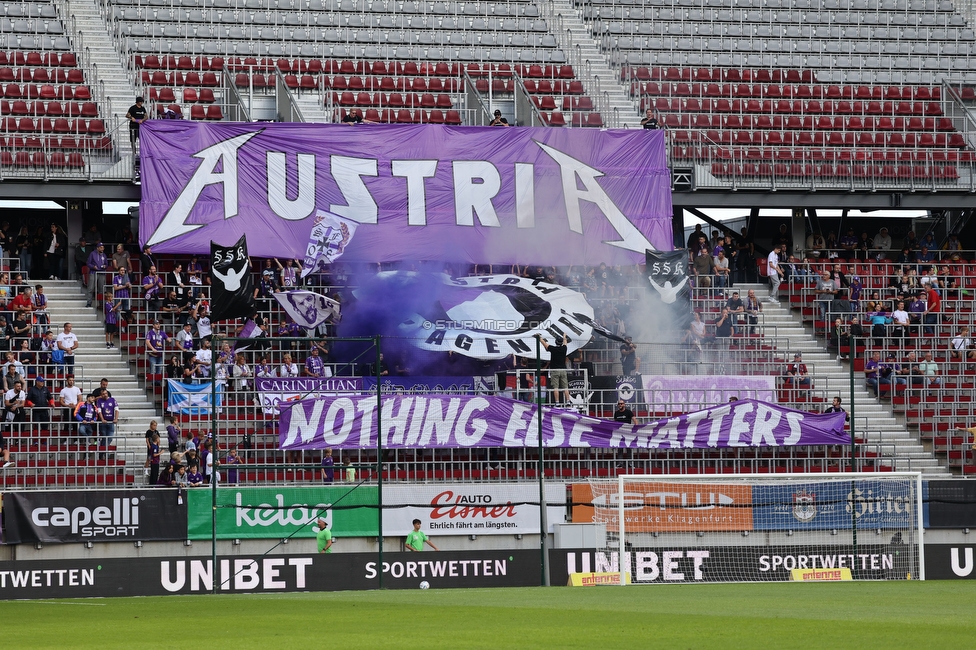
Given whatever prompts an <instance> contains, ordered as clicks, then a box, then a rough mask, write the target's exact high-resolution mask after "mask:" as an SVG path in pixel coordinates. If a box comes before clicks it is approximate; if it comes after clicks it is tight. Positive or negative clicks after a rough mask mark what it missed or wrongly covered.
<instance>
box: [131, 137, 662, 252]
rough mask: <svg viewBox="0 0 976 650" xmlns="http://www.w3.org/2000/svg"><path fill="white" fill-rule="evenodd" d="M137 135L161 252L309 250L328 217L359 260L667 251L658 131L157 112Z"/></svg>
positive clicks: (150, 231)
mask: <svg viewBox="0 0 976 650" xmlns="http://www.w3.org/2000/svg"><path fill="white" fill-rule="evenodd" d="M140 138H141V142H142V144H141V147H142V202H141V204H140V211H139V214H140V217H139V233H140V243H142V244H151V245H152V246H153V250H154V252H160V253H181V254H193V253H197V254H202V253H205V252H207V248H206V244H207V242H209V241H210V240H211V239H214V240H217V241H236V239H237V238H238V237H240V236H241V235H242V234H244V232H247V234H248V235H249V236H250V237H249V239H250V240H251V242H252V247H251V253H252V254H254V255H256V256H259V257H287V258H297V259H304V258H305V257H306V255H307V253H308V249H309V242H321V239H322V238H321V237H320V236H317V235H316V234H314V233H313V228H314V226H315V222H316V214H317V213H318V214H325V213H328V214H329V215H333V216H334V217H341V218H343V219H347V220H350V222H355V223H357V224H358V225H357V227H356V233H355V236H354V237H349V238H341V239H340V242H341V244H342V254H343V256H344V257H343V259H346V260H352V261H368V262H377V261H392V260H404V259H407V260H438V261H451V262H469V263H498V264H508V263H513V264H514V263H519V264H524V263H526V262H527V261H528V260H531V262H532V263H537V264H559V265H564V264H590V265H596V264H599V263H600V262H606V263H608V264H630V263H639V262H641V261H643V259H644V252H645V249H648V248H651V249H661V250H670V249H671V248H672V244H671V241H672V234H671V189H670V175H669V173H668V169H667V162H666V159H665V151H664V134H663V132H661V131H644V130H610V131H601V130H596V129H544V128H513V129H493V128H480V127H449V126H440V125H371V126H364V127H362V128H354V129H351V128H349V127H348V126H344V125H332V124H298V123H275V124H245V123H226V122H225V123H197V122H189V121H187V122H184V121H168V120H150V121H149V122H146V124H144V125H143V129H141V130H140ZM316 246H318V244H316ZM317 250H318V249H316V251H317ZM313 252H315V251H313ZM314 256H315V257H316V259H318V258H319V255H318V252H315V255H314Z"/></svg>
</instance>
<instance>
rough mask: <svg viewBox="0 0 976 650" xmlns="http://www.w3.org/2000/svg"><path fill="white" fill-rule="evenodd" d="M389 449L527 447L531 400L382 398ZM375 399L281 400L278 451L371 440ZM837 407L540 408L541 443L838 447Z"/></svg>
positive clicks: (841, 439) (531, 432) (534, 439)
mask: <svg viewBox="0 0 976 650" xmlns="http://www.w3.org/2000/svg"><path fill="white" fill-rule="evenodd" d="M382 405H383V406H382V412H381V413H380V415H381V418H380V420H381V425H382V442H383V447H384V448H387V449H415V448H420V447H424V448H428V449H433V448H441V449H444V448H459V447H528V448H535V447H537V446H538V444H539V440H538V435H539V430H538V421H537V419H536V417H537V416H536V414H537V406H536V405H534V404H529V403H526V402H519V401H516V400H512V399H508V398H506V397H498V396H487V395H478V396H458V395H436V394H435V395H426V396H420V395H409V396H408V395H391V396H388V397H384V398H382ZM376 415H377V413H376V396H375V395H370V396H359V397H354V396H342V397H320V398H317V399H313V400H299V401H297V402H289V403H286V404H282V405H281V418H280V425H279V436H280V441H281V448H282V449H325V448H327V447H336V448H339V449H358V448H362V447H375V446H376V421H377V418H376ZM844 417H845V416H844V413H824V414H811V413H805V412H803V411H794V410H793V409H787V408H783V407H781V406H779V405H776V404H768V403H766V402H760V401H757V400H739V401H737V402H732V403H729V404H722V405H721V406H716V407H712V408H709V409H705V410H703V411H696V412H694V413H687V414H685V415H681V416H678V417H673V418H668V419H664V420H657V421H654V422H649V423H647V424H643V425H633V424H624V423H621V422H612V421H607V420H600V419H598V418H593V417H589V416H586V415H581V414H579V413H575V412H571V411H566V410H562V409H556V408H547V407H543V410H542V442H543V445H544V446H546V447H603V448H621V449H689V448H701V449H708V448H716V447H782V446H787V447H789V446H803V445H842V444H845V443H849V442H850V438H849V437H848V436H847V434H845V433H844Z"/></svg>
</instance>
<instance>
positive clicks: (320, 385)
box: [254, 377, 363, 415]
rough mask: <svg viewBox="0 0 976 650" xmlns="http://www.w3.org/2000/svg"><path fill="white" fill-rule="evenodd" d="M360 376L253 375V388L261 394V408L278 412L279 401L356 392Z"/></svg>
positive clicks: (268, 412) (268, 411)
mask: <svg viewBox="0 0 976 650" xmlns="http://www.w3.org/2000/svg"><path fill="white" fill-rule="evenodd" d="M362 389H363V379H362V377H255V378H254V390H255V391H257V393H258V394H259V395H260V396H261V409H262V410H263V411H264V412H265V413H267V414H269V415H270V414H275V415H277V414H278V405H279V404H280V403H281V402H293V401H297V400H300V399H309V398H312V397H318V396H319V395H336V394H340V393H348V392H354V391H355V392H358V391H361V390H362Z"/></svg>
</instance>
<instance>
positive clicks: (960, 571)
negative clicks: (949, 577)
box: [949, 546, 973, 578]
mask: <svg viewBox="0 0 976 650" xmlns="http://www.w3.org/2000/svg"><path fill="white" fill-rule="evenodd" d="M963 553H964V556H963V557H964V558H965V562H966V564H965V566H964V565H963V564H962V563H961V562H959V549H958V548H956V547H955V546H954V547H952V548H951V549H949V562H950V563H951V564H952V572H953V573H955V574H956V575H957V576H959V577H960V578H965V577H966V576H968V575H969V574H970V573H972V572H973V548H972V547H971V546H967V547H966V548H964V549H963Z"/></svg>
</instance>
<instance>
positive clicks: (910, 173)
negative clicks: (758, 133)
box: [711, 162, 959, 182]
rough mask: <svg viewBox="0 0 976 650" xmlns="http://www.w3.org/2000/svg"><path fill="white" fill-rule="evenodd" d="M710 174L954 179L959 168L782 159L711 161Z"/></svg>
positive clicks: (836, 178) (862, 178) (845, 178)
mask: <svg viewBox="0 0 976 650" xmlns="http://www.w3.org/2000/svg"><path fill="white" fill-rule="evenodd" d="M711 171H712V174H713V175H714V176H720V177H726V176H736V177H741V178H746V179H748V178H769V177H771V176H779V177H783V178H795V177H801V178H803V177H812V178H822V179H833V180H850V179H854V180H863V181H869V180H876V181H881V182H885V181H888V182H895V181H898V182H905V181H913V180H916V181H931V180H935V181H937V182H940V181H941V182H954V181H956V180H958V178H959V171H958V170H957V169H956V168H955V167H951V166H946V167H943V166H938V165H933V166H931V167H923V166H919V165H914V166H912V165H897V166H894V165H873V164H870V163H850V164H838V165H833V164H829V163H826V164H821V165H811V164H805V165H804V164H798V163H793V164H786V163H754V162H745V163H723V162H716V163H712V167H711Z"/></svg>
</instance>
